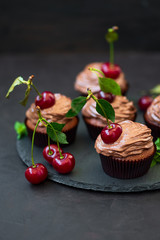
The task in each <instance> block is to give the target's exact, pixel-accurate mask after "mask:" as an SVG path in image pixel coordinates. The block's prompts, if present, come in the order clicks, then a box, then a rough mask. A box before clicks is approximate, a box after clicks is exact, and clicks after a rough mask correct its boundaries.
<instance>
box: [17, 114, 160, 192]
mask: <svg viewBox="0 0 160 240" xmlns="http://www.w3.org/2000/svg"><path fill="white" fill-rule="evenodd" d="M136 121H137V122H143V117H142V113H141V112H139V113H138V117H137V120H136ZM42 150H43V148H39V147H36V146H34V152H33V155H34V161H35V163H37V162H41V163H43V164H44V165H45V166H46V167H47V169H48V172H49V174H48V178H49V179H50V180H52V181H55V182H58V183H61V184H65V185H68V186H72V187H76V188H82V189H88V190H94V191H103V192H140V191H147V190H156V189H160V165H159V164H157V165H156V166H154V167H152V168H150V169H149V171H148V173H147V174H146V175H144V176H142V177H139V178H136V179H129V180H121V179H116V178H112V177H110V176H108V175H106V174H105V173H104V171H103V169H102V166H101V162H100V158H99V155H98V154H97V153H96V151H95V149H94V141H93V140H91V139H90V137H89V135H88V132H87V129H86V126H85V125H84V122H83V119H82V118H80V123H79V126H78V131H77V138H76V141H75V143H73V144H72V145H70V146H67V147H65V148H64V151H65V152H71V153H72V154H73V155H74V157H75V159H76V165H75V168H74V170H73V171H72V172H71V173H70V174H67V175H60V174H58V173H57V172H56V171H55V170H54V169H53V167H52V166H51V165H50V164H49V163H48V162H46V160H45V159H43V156H42ZM17 151H18V154H19V156H20V158H21V159H22V161H23V162H24V163H25V164H26V165H27V166H30V165H32V163H31V154H30V152H31V141H30V139H29V138H28V137H24V138H22V139H21V140H17Z"/></svg>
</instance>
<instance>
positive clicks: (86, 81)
mask: <svg viewBox="0 0 160 240" xmlns="http://www.w3.org/2000/svg"><path fill="white" fill-rule="evenodd" d="M102 64H103V62H94V63H90V64H88V65H87V66H86V67H85V68H84V70H83V71H81V72H80V73H79V74H78V75H77V77H76V81H75V85H74V87H75V89H76V90H77V91H79V92H81V93H83V94H87V88H90V89H91V91H92V92H93V93H95V92H98V91H99V90H100V87H99V84H98V78H97V75H96V74H95V73H94V72H91V71H90V70H88V68H89V67H93V68H96V69H99V70H101V67H102ZM99 75H100V74H99ZM100 76H101V75H100ZM115 81H116V82H117V83H118V84H119V85H120V88H121V91H122V92H123V91H124V90H125V89H126V86H127V81H126V80H125V76H124V73H123V72H121V73H120V75H119V77H118V78H117V79H115Z"/></svg>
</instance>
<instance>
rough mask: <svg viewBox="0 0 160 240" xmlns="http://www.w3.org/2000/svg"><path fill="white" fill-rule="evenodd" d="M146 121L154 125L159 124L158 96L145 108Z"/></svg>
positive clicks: (159, 102) (159, 106)
mask: <svg viewBox="0 0 160 240" xmlns="http://www.w3.org/2000/svg"><path fill="white" fill-rule="evenodd" d="M146 116H147V119H148V120H149V121H150V122H152V123H156V124H160V96H158V97H156V98H155V99H154V100H153V102H152V103H151V105H150V106H149V107H148V108H147V112H146Z"/></svg>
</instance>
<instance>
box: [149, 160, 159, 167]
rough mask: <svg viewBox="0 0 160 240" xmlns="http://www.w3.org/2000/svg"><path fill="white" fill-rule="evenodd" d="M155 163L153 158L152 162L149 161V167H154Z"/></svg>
mask: <svg viewBox="0 0 160 240" xmlns="http://www.w3.org/2000/svg"><path fill="white" fill-rule="evenodd" d="M156 164H157V162H156V160H155V159H153V160H152V162H151V165H150V167H154V166H155V165H156Z"/></svg>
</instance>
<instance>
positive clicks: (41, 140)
mask: <svg viewBox="0 0 160 240" xmlns="http://www.w3.org/2000/svg"><path fill="white" fill-rule="evenodd" d="M77 119H78V122H79V118H78V117H77ZM25 122H26V119H25ZM78 122H77V125H76V126H75V127H73V128H71V129H70V130H68V131H65V132H64V133H65V134H66V137H67V141H68V144H60V146H61V147H65V146H68V145H70V144H71V143H73V142H74V140H75V138H76V132H77V127H78ZM26 127H27V131H28V136H29V138H30V139H32V135H33V130H32V129H30V128H29V127H28V126H27V125H26ZM52 143H54V144H55V142H53V141H52V140H51V144H52ZM34 144H35V145H36V146H38V147H45V146H47V145H48V135H47V134H46V133H41V132H38V131H36V133H35V138H34Z"/></svg>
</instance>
